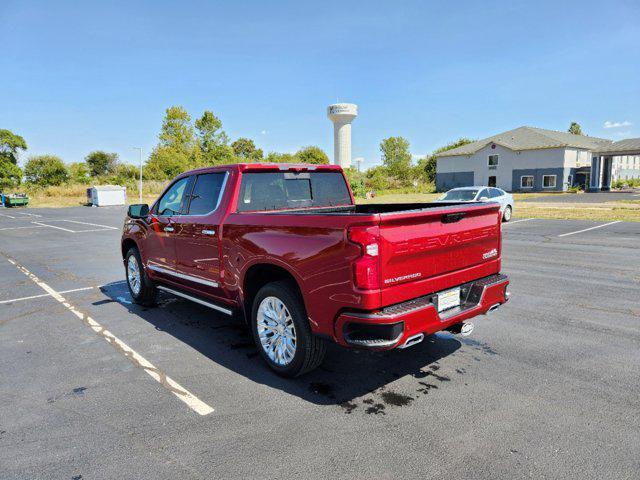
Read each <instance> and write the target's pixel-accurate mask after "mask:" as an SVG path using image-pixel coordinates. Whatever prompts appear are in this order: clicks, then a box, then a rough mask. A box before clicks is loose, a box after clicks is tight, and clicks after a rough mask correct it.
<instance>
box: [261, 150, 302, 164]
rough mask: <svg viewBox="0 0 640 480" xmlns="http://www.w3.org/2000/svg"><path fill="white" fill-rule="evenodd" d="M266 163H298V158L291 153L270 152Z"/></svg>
mask: <svg viewBox="0 0 640 480" xmlns="http://www.w3.org/2000/svg"><path fill="white" fill-rule="evenodd" d="M265 161H266V162H268V163H298V157H296V156H295V155H292V154H291V153H277V152H269V154H268V155H267V158H266V159H265Z"/></svg>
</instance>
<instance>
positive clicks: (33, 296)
mask: <svg viewBox="0 0 640 480" xmlns="http://www.w3.org/2000/svg"><path fill="white" fill-rule="evenodd" d="M94 288H97V287H83V288H72V289H71V290H64V291H62V292H58V293H60V294H62V293H71V292H82V291H84V290H93V289H94ZM50 296H51V294H50V293H43V294H42V295H31V296H30V297H20V298H12V299H11V300H2V301H0V305H2V304H3V303H14V302H21V301H23V300H33V299H34V298H43V297H50Z"/></svg>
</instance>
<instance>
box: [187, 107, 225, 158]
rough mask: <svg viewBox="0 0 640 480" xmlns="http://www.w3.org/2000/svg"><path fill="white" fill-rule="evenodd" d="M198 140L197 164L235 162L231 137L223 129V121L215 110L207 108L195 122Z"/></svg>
mask: <svg viewBox="0 0 640 480" xmlns="http://www.w3.org/2000/svg"><path fill="white" fill-rule="evenodd" d="M195 125H196V130H197V132H198V133H197V140H198V142H197V143H198V147H199V148H198V152H197V153H196V156H195V158H196V162H195V163H196V164H198V165H220V164H223V163H231V162H233V149H232V148H231V147H230V146H229V137H228V136H227V134H226V133H225V131H224V130H222V122H221V121H220V119H219V118H218V117H216V116H215V115H214V114H213V112H211V111H209V110H205V112H204V113H203V114H202V116H201V117H200V118H198V119H197V120H196V122H195Z"/></svg>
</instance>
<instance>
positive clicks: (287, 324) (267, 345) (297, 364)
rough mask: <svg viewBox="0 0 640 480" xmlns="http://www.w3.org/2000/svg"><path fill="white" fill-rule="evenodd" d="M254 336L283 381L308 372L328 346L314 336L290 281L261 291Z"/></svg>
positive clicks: (253, 323)
mask: <svg viewBox="0 0 640 480" xmlns="http://www.w3.org/2000/svg"><path fill="white" fill-rule="evenodd" d="M251 332H252V333H253V339H254V341H255V343H256V348H257V349H258V351H259V352H260V355H261V356H262V358H263V359H264V360H265V362H267V364H268V365H269V367H271V368H272V369H273V370H274V371H275V372H276V373H277V374H278V375H281V376H283V377H297V376H299V375H302V374H303V373H306V372H309V371H311V370H313V369H314V368H316V367H318V366H319V365H320V364H321V363H322V360H323V359H324V355H325V352H326V344H325V342H324V340H323V339H322V338H319V337H317V336H315V335H313V333H312V332H311V327H310V326H309V320H308V317H307V311H306V309H305V307H304V303H303V301H302V298H301V297H300V294H299V293H298V290H297V288H295V286H294V285H293V284H292V283H291V282H289V281H278V282H273V283H269V284H267V285H265V286H264V287H262V288H261V289H260V290H259V291H258V294H257V295H256V296H255V298H254V299H253V308H252V309H251Z"/></svg>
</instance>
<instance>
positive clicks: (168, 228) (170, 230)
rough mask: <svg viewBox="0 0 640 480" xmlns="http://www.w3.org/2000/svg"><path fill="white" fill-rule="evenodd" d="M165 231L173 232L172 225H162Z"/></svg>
mask: <svg viewBox="0 0 640 480" xmlns="http://www.w3.org/2000/svg"><path fill="white" fill-rule="evenodd" d="M164 231H165V232H173V227H164Z"/></svg>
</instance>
